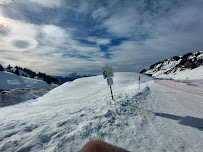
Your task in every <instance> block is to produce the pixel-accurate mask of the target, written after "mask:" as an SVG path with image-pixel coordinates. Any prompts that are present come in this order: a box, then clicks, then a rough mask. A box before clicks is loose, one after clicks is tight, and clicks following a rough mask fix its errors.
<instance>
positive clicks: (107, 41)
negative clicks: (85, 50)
mask: <svg viewBox="0 0 203 152" xmlns="http://www.w3.org/2000/svg"><path fill="white" fill-rule="evenodd" d="M87 40H88V41H89V42H94V43H96V44H98V45H108V44H110V43H111V39H107V38H98V37H88V38H87Z"/></svg>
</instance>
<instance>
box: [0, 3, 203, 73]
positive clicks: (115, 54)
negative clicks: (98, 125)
mask: <svg viewBox="0 0 203 152" xmlns="http://www.w3.org/2000/svg"><path fill="white" fill-rule="evenodd" d="M202 8H203V0H0V64H3V65H4V66H7V65H8V64H11V65H12V66H16V65H17V66H21V67H26V68H30V69H32V70H34V71H36V72H39V71H41V72H45V73H47V74H50V75H67V74H68V73H72V72H77V73H82V74H101V73H102V67H104V66H105V65H108V66H112V68H113V71H115V72H138V71H141V70H142V69H143V68H149V66H150V65H151V64H153V63H155V62H158V61H160V60H164V59H167V58H170V57H173V56H175V55H183V54H185V53H188V52H197V51H200V50H203V43H202V40H203V28H202V27H203V11H202Z"/></svg>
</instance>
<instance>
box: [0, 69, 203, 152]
mask: <svg viewBox="0 0 203 152" xmlns="http://www.w3.org/2000/svg"><path fill="white" fill-rule="evenodd" d="M139 76H141V87H140V89H139V82H138V80H139V79H138V78H139ZM113 80H114V84H113V86H112V89H113V94H114V99H115V100H111V94H110V89H109V86H107V82H106V80H104V79H103V76H102V75H100V76H95V77H88V78H80V79H77V80H75V81H73V82H67V83H64V84H63V85H60V86H59V87H57V88H54V89H52V90H51V91H49V92H48V93H47V94H45V95H44V96H42V97H40V98H37V99H33V100H30V101H26V102H23V103H20V104H17V105H12V106H8V107H3V108H0V131H1V134H0V151H2V152H4V151H19V152H20V151H29V152H36V151H50V152H55V151H60V152H75V151H78V150H79V149H80V148H81V147H82V146H83V145H84V144H86V143H87V142H88V141H90V140H93V139H100V140H103V141H106V142H108V143H110V144H113V145H117V146H119V147H122V148H124V149H126V150H129V151H158V152H159V151H194V152H199V151H202V149H203V145H202V141H203V138H202V129H203V124H202V118H203V111H202V109H203V103H202V101H203V100H202V99H203V97H202V96H197V95H193V94H187V93H184V92H181V91H178V90H172V89H170V88H167V87H164V86H160V85H157V84H154V81H153V80H152V78H151V77H148V76H146V75H142V74H139V73H114V78H113ZM188 87H193V86H190V85H189V86H188Z"/></svg>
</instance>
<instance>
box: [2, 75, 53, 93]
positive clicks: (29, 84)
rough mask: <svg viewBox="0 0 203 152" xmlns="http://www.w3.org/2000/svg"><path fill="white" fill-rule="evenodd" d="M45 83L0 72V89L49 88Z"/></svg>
mask: <svg viewBox="0 0 203 152" xmlns="http://www.w3.org/2000/svg"><path fill="white" fill-rule="evenodd" d="M50 87H51V85H49V84H47V83H46V82H45V81H41V80H35V79H30V78H26V77H21V76H18V75H15V74H13V73H10V72H1V71H0V89H2V90H12V89H23V88H50Z"/></svg>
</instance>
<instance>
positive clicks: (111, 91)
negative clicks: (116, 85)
mask: <svg viewBox="0 0 203 152" xmlns="http://www.w3.org/2000/svg"><path fill="white" fill-rule="evenodd" d="M110 90H111V96H112V100H114V98H113V91H112V88H111V86H110Z"/></svg>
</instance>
